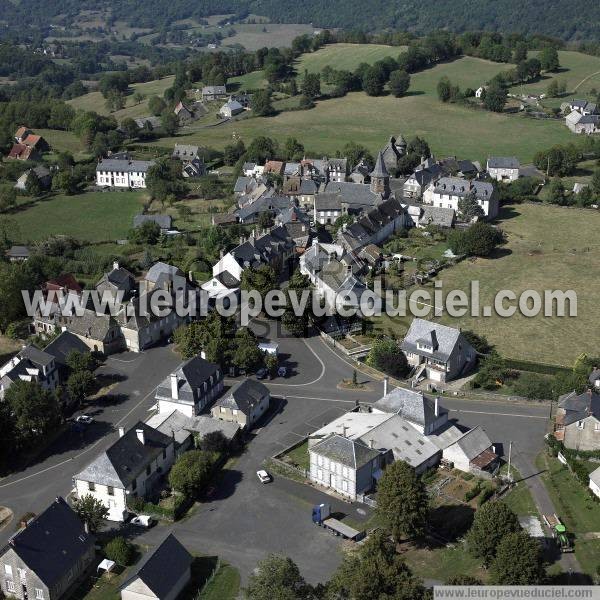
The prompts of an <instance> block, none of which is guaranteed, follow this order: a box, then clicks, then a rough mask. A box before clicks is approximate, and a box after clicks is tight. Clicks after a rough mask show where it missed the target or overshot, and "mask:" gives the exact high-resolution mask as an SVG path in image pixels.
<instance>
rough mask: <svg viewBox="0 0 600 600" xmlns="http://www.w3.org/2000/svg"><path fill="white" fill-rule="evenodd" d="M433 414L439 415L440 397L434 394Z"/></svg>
mask: <svg viewBox="0 0 600 600" xmlns="http://www.w3.org/2000/svg"><path fill="white" fill-rule="evenodd" d="M434 412H435V416H436V417H439V416H440V399H439V398H438V397H437V396H436V397H435V409H434Z"/></svg>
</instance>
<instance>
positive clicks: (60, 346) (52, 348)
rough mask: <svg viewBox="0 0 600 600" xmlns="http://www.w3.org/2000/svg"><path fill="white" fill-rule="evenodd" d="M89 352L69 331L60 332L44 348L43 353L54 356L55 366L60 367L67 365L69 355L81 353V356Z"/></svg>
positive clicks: (86, 346) (84, 344) (85, 345)
mask: <svg viewBox="0 0 600 600" xmlns="http://www.w3.org/2000/svg"><path fill="white" fill-rule="evenodd" d="M89 351H90V349H89V347H88V345H87V344H86V343H85V342H83V341H82V340H80V339H79V338H78V337H77V336H76V335H74V334H72V333H71V332H70V331H63V332H61V333H60V335H59V336H58V337H56V338H54V339H53V340H52V341H51V342H50V343H49V344H48V345H47V346H46V347H45V348H44V352H46V353H48V354H51V355H52V356H54V360H55V361H56V364H58V365H62V366H65V365H66V364H67V356H69V353H71V352H81V353H82V354H83V353H88V352H89Z"/></svg>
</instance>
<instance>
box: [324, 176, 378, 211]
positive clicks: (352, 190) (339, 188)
mask: <svg viewBox="0 0 600 600" xmlns="http://www.w3.org/2000/svg"><path fill="white" fill-rule="evenodd" d="M324 193H327V194H338V195H339V196H341V199H342V202H343V203H344V204H346V205H348V207H349V208H354V209H360V208H364V207H369V206H375V205H376V204H378V203H380V202H381V201H382V197H381V194H376V193H374V192H372V191H371V186H370V185H367V184H364V183H352V182H349V181H330V182H328V183H327V184H326V185H325V189H324ZM318 197H319V195H317V196H316V198H318Z"/></svg>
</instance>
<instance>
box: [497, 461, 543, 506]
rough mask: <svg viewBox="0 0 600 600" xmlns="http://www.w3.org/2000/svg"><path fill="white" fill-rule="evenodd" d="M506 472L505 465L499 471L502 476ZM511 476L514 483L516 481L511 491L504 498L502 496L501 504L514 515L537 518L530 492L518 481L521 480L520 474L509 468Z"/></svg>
mask: <svg viewBox="0 0 600 600" xmlns="http://www.w3.org/2000/svg"><path fill="white" fill-rule="evenodd" d="M507 472H508V469H507V465H503V466H502V469H501V473H502V474H506V473H507ZM511 475H512V477H513V480H514V481H518V483H517V484H515V485H514V486H513V487H512V489H511V490H510V491H509V492H508V493H507V494H506V495H504V496H502V502H504V504H506V505H507V506H508V508H510V509H511V510H512V511H513V512H514V513H515V514H516V515H518V516H519V517H524V516H527V515H536V516H539V514H538V510H537V508H536V506H535V502H534V501H533V497H532V496H531V492H530V491H529V488H528V487H527V483H525V482H524V481H519V479H521V475H520V473H519V472H518V471H517V470H516V469H515V468H514V467H512V468H511Z"/></svg>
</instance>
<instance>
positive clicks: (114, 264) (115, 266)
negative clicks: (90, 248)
mask: <svg viewBox="0 0 600 600" xmlns="http://www.w3.org/2000/svg"><path fill="white" fill-rule="evenodd" d="M118 268H119V263H118V262H117V261H116V260H115V262H113V271H116V270H117V269H118Z"/></svg>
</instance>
